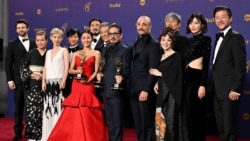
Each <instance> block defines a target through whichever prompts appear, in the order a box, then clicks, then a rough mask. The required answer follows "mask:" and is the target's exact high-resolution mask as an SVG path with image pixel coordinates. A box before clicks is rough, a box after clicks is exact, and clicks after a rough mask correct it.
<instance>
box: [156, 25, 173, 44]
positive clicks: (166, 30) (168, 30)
mask: <svg viewBox="0 0 250 141" xmlns="http://www.w3.org/2000/svg"><path fill="white" fill-rule="evenodd" d="M166 35H168V36H169V37H170V39H172V46H171V47H172V48H173V47H174V44H175V32H174V30H173V29H172V28H170V27H164V28H163V29H162V31H161V33H160V36H159V37H158V41H159V42H161V38H162V37H163V36H166Z"/></svg>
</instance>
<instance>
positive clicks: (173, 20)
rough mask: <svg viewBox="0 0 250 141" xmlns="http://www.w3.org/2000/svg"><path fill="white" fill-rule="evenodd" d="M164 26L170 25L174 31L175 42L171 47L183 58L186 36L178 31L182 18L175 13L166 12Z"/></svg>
mask: <svg viewBox="0 0 250 141" xmlns="http://www.w3.org/2000/svg"><path fill="white" fill-rule="evenodd" d="M164 22H165V27H170V28H171V29H173V31H174V32H175V44H174V47H173V49H174V50H175V51H177V52H179V53H180V54H181V56H182V59H183V58H184V51H185V47H186V44H187V37H186V36H184V35H182V34H181V33H180V31H179V30H180V28H181V22H182V18H181V16H180V15H179V14H177V13H173V12H171V13H168V14H167V15H166V16H165V19H164Z"/></svg>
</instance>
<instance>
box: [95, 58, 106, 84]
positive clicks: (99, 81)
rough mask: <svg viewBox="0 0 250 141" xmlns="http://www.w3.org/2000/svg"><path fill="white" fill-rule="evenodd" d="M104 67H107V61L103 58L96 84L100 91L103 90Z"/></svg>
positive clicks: (100, 62)
mask: <svg viewBox="0 0 250 141" xmlns="http://www.w3.org/2000/svg"><path fill="white" fill-rule="evenodd" d="M104 66H105V59H104V58H103V57H101V58H100V61H99V67H98V72H97V81H96V82H95V83H94V86H95V88H99V89H101V88H103V82H102V77H103V68H104Z"/></svg>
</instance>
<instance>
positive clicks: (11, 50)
mask: <svg viewBox="0 0 250 141" xmlns="http://www.w3.org/2000/svg"><path fill="white" fill-rule="evenodd" d="M28 31H29V24H28V22H27V21H26V20H24V19H20V20H18V21H17V22H16V32H17V34H18V38H17V39H16V40H14V41H12V42H10V43H9V45H8V48H7V53H6V59H5V60H6V62H5V63H6V64H5V65H6V66H5V68H6V76H7V81H8V85H9V88H10V89H11V90H14V103H15V113H14V118H15V125H14V131H15V136H14V138H13V141H16V140H19V139H21V138H22V130H23V124H22V122H23V111H24V100H25V97H24V84H23V82H22V81H21V78H20V62H21V60H22V58H23V57H24V56H25V54H27V53H28V51H29V50H32V49H34V48H35V47H36V44H35V41H34V40H32V39H29V38H28Z"/></svg>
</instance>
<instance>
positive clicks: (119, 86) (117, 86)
mask: <svg viewBox="0 0 250 141" xmlns="http://www.w3.org/2000/svg"><path fill="white" fill-rule="evenodd" d="M110 89H111V90H120V91H121V90H125V89H124V88H123V87H122V85H121V84H113V86H112V87H111V88H110Z"/></svg>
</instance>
